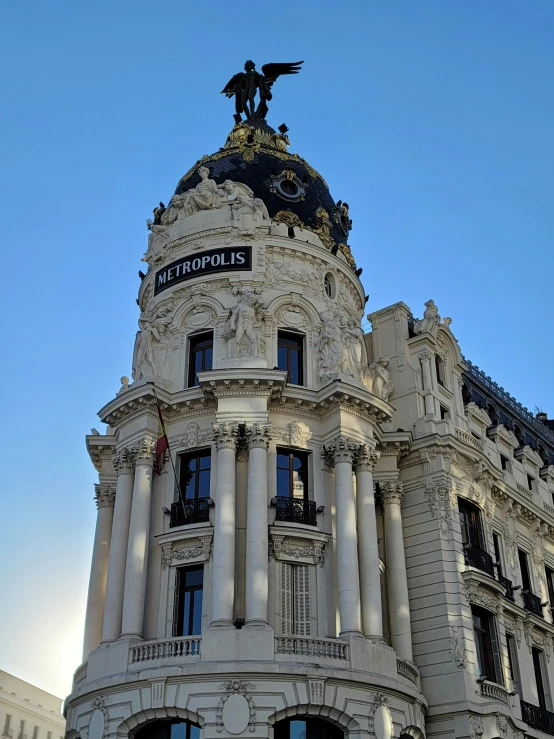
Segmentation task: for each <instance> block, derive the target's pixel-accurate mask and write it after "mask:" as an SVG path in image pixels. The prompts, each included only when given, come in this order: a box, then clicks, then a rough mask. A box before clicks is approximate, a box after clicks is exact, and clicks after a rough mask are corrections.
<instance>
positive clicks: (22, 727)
mask: <svg viewBox="0 0 554 739" xmlns="http://www.w3.org/2000/svg"><path fill="white" fill-rule="evenodd" d="M17 736H18V739H27V734H26V733H25V721H24V720H23V719H21V720H20V721H19V734H18V735H17Z"/></svg>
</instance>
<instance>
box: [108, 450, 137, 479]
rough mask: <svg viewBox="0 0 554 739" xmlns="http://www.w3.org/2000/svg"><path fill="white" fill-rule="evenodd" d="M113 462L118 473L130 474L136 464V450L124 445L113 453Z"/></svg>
mask: <svg viewBox="0 0 554 739" xmlns="http://www.w3.org/2000/svg"><path fill="white" fill-rule="evenodd" d="M112 464H113V466H114V469H115V471H116V472H117V475H118V476H119V475H130V474H131V472H132V471H133V468H134V466H135V456H134V450H133V449H131V448H130V447H122V448H121V449H118V450H117V451H116V452H115V453H114V454H112Z"/></svg>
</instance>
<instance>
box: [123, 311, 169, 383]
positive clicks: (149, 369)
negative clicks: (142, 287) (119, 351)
mask: <svg viewBox="0 0 554 739" xmlns="http://www.w3.org/2000/svg"><path fill="white" fill-rule="evenodd" d="M172 310H173V308H172V306H171V305H170V304H166V305H162V306H160V308H159V310H158V312H157V314H156V315H155V316H154V317H153V318H139V326H140V331H139V332H138V333H137V338H136V341H135V357H134V361H133V379H134V380H135V381H136V380H140V379H142V378H143V377H150V376H152V375H159V376H162V375H163V374H164V369H165V368H166V363H167V356H168V352H169V344H170V341H171V337H170V334H169V325H170V324H171V321H172V320H173V318H172V316H171V315H170V314H171V313H172ZM166 374H167V373H166Z"/></svg>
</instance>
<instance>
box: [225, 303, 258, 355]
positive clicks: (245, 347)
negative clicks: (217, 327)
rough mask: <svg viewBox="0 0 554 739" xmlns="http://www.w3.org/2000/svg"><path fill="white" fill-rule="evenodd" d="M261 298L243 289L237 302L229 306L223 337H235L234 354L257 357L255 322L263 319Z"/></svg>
mask: <svg viewBox="0 0 554 739" xmlns="http://www.w3.org/2000/svg"><path fill="white" fill-rule="evenodd" d="M262 307H263V300H262V299H261V298H260V297H259V295H256V294H255V293H253V292H251V291H250V290H245V291H244V292H243V293H241V294H240V296H239V299H238V302H237V304H236V305H235V306H234V308H231V312H230V315H229V318H228V319H227V323H226V324H225V327H224V329H223V338H224V339H225V340H226V341H229V340H230V339H232V338H234V339H235V356H237V357H240V356H243V357H258V356H259V347H258V337H257V335H256V328H255V324H257V323H260V322H261V321H262V320H263V315H262V313H261V309H262Z"/></svg>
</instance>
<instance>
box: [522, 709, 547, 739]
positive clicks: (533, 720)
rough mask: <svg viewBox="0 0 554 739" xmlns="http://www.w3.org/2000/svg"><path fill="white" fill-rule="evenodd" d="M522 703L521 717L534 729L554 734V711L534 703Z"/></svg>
mask: <svg viewBox="0 0 554 739" xmlns="http://www.w3.org/2000/svg"><path fill="white" fill-rule="evenodd" d="M520 703H521V718H522V719H523V720H524V721H525V723H526V724H529V726H531V727H532V728H533V729H538V730H539V731H544V733H545V734H551V735H553V736H554V713H551V712H550V711H547V710H546V709H545V708H539V707H538V706H534V705H533V704H532V703H526V702H525V701H520Z"/></svg>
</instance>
